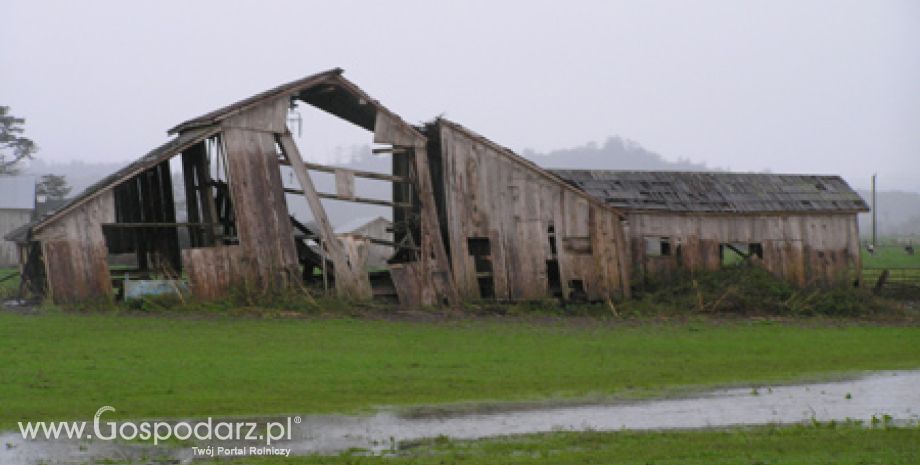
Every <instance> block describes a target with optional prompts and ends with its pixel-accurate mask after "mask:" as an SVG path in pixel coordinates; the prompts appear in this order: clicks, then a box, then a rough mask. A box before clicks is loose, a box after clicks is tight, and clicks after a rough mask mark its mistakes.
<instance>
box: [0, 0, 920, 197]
mask: <svg viewBox="0 0 920 465" xmlns="http://www.w3.org/2000/svg"><path fill="white" fill-rule="evenodd" d="M0 16H2V18H3V19H2V24H3V25H2V27H0V47H2V48H0V50H2V52H0V104H5V105H10V106H12V107H13V111H14V112H15V113H16V114H17V115H19V116H23V117H25V118H27V120H28V121H27V130H28V134H29V135H31V136H32V137H33V138H34V139H35V140H36V142H38V143H39V144H40V146H41V149H42V150H41V152H40V154H39V155H40V156H41V157H43V158H46V159H48V160H55V161H58V160H60V161H64V160H69V159H81V160H86V161H126V160H129V159H133V158H136V157H138V156H140V155H142V154H143V153H145V152H146V151H148V150H149V149H151V148H153V147H154V146H156V145H158V144H160V143H162V142H164V141H165V140H166V134H165V131H166V130H167V129H168V128H169V127H171V126H172V125H174V124H175V123H178V122H179V121H181V120H184V119H187V118H190V117H193V116H197V115H198V114H200V113H204V112H206V111H208V110H211V109H213V108H215V107H218V106H221V105H224V104H227V103H230V102H232V101H234V100H238V99H240V98H242V97H246V96H248V95H250V94H253V93H256V92H258V91H261V90H264V89H265V88H268V87H271V86H274V85H276V84H279V83H282V82H284V81H288V80H291V79H296V78H298V77H301V76H303V75H307V74H312V73H314V72H317V71H320V70H324V69H327V68H331V67H335V66H341V67H343V68H345V70H346V73H345V75H346V77H348V78H350V79H352V80H353V81H355V82H356V83H358V84H359V85H360V86H362V87H364V89H365V90H367V91H368V92H369V93H370V94H371V95H373V96H374V97H375V98H378V99H379V100H380V101H381V102H382V103H383V104H385V105H387V106H388V107H390V108H391V109H392V110H394V111H396V112H397V113H399V114H400V115H402V116H403V117H404V118H405V119H407V120H409V121H410V122H419V121H422V120H426V119H429V118H431V117H433V116H435V115H438V114H441V113H444V114H445V115H446V116H448V117H450V118H451V119H454V120H456V121H459V122H461V123H463V124H464V125H466V126H468V127H470V128H472V129H474V130H476V131H478V132H480V133H482V134H484V135H486V136H488V137H490V138H492V139H493V140H496V141H498V142H499V143H502V144H504V145H506V146H509V147H512V148H515V149H519V150H521V149H524V148H532V149H535V150H538V151H546V150H551V149H555V148H564V147H569V146H574V145H581V144H584V143H585V142H588V141H591V140H595V141H601V140H603V139H605V138H606V137H607V136H610V135H616V134H618V135H621V136H623V137H626V138H629V139H632V140H635V141H637V142H639V143H640V144H642V145H643V146H645V147H647V148H649V149H651V150H654V151H657V152H659V153H661V154H663V155H664V156H665V157H666V158H670V159H676V158H678V157H689V158H691V159H693V160H695V161H702V162H706V163H708V164H709V165H712V166H716V167H723V168H731V169H733V170H763V169H770V170H772V171H774V172H820V173H840V174H843V175H845V176H847V177H848V178H849V179H850V180H851V182H853V183H854V184H855V185H856V186H863V185H866V184H867V179H868V173H870V172H872V171H873V170H874V171H878V172H879V175H880V177H881V180H882V181H884V182H883V186H887V187H898V188H902V189H910V190H916V191H920V165H918V161H920V1H862V2H850V1H801V0H795V1H761V2H738V1H724V2H723V1H705V2H703V1H700V2H685V1H657V2H656V1H642V2H639V1H631V2H600V1H597V2H591V1H585V2H577V1H566V2H562V1H560V2H538V1H533V0H524V1H507V2H496V1H484V2H476V1H473V2H455V3H454V4H452V5H448V4H446V2H432V1H424V2H423V1H419V2H396V1H386V2H373V3H372V2H330V1H319V2H307V1H300V2H293V1H291V2H283V1H269V0H262V1H252V2H249V1H214V2H205V1H194V2H192V1H175V2H171V1H157V2H153V1H149V2H140V1H129V2H126V1H86V2H72V1H64V2H48V1H37V0H28V1H11V0H3V4H2V6H0ZM342 134H346V133H344V132H343V133H342ZM347 134H348V135H345V136H342V137H343V140H342V142H351V141H350V140H348V139H349V138H351V137H358V136H361V133H360V132H358V133H356V135H355V136H352V135H351V133H347ZM305 137H306V136H305ZM368 141H369V139H366V138H364V139H358V140H354V141H353V142H368Z"/></svg>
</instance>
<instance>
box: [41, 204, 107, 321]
mask: <svg viewBox="0 0 920 465" xmlns="http://www.w3.org/2000/svg"><path fill="white" fill-rule="evenodd" d="M114 221H115V200H114V196H113V194H112V191H106V192H104V193H102V194H101V195H99V196H97V197H95V198H93V199H91V200H90V201H88V202H86V203H83V204H82V205H80V206H78V207H77V208H74V209H72V210H71V211H69V212H68V213H67V214H66V215H64V216H63V217H61V218H60V219H59V220H57V221H55V222H54V223H52V224H50V225H48V226H47V227H46V228H44V229H42V230H41V231H39V232H38V233H37V234H36V236H35V239H36V240H38V241H40V242H41V247H42V255H43V257H44V263H45V274H46V276H47V277H48V281H47V285H48V293H49V294H50V297H51V298H52V299H53V300H54V302H56V303H67V302H79V301H87V300H96V299H107V298H110V297H111V295H112V280H111V276H110V274H109V267H108V264H107V263H106V258H107V256H108V249H107V247H106V245H105V236H104V235H103V234H102V224H103V223H111V222H114Z"/></svg>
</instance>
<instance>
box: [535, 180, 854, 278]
mask: <svg viewBox="0 0 920 465" xmlns="http://www.w3.org/2000/svg"><path fill="white" fill-rule="evenodd" d="M550 171H551V172H552V173H553V174H555V175H557V176H559V177H560V178H562V179H564V180H565V181H566V182H568V183H569V184H571V185H573V186H575V187H577V188H579V189H582V190H584V191H585V192H586V193H588V194H590V195H592V196H593V197H595V198H596V199H597V200H599V201H602V202H605V203H607V204H608V205H611V206H615V207H617V208H620V209H621V210H623V211H625V212H626V213H627V214H628V219H629V236H630V244H631V249H632V253H631V256H632V260H633V263H632V266H633V269H634V274H633V276H634V277H635V278H636V279H638V280H642V281H647V280H655V279H662V278H668V277H669V276H671V275H674V274H675V272H676V271H678V270H716V269H719V268H720V267H722V266H724V264H725V262H726V260H725V258H726V255H731V254H737V251H740V252H743V253H744V254H745V255H748V256H747V257H746V258H745V259H746V260H748V261H750V262H753V263H757V264H759V265H761V266H763V267H764V268H766V269H767V270H769V271H770V272H772V273H774V274H775V275H777V276H780V277H782V278H784V279H786V280H788V281H790V282H792V283H795V284H796V285H798V286H814V285H818V286H834V285H853V284H859V283H860V275H861V270H862V262H861V260H860V256H859V231H858V226H857V223H856V213H858V212H862V211H866V210H867V208H868V207H867V206H866V203H865V202H864V201H863V200H862V198H860V196H859V194H857V193H856V192H855V191H853V190H852V189H851V188H850V186H849V185H847V183H846V182H845V181H843V180H842V179H841V178H840V177H839V176H827V175H821V176H817V175H795V174H770V173H729V172H717V173H691V172H657V171H605V170H550Z"/></svg>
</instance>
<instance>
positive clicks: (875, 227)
mask: <svg viewBox="0 0 920 465" xmlns="http://www.w3.org/2000/svg"><path fill="white" fill-rule="evenodd" d="M877 175H878V174H877V173H872V249H873V250H878V236H877V233H878V202H877V200H876V197H875V177H876V176H877Z"/></svg>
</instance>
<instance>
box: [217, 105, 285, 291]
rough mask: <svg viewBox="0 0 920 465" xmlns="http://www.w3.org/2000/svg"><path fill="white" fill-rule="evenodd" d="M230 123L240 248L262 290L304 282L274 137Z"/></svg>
mask: <svg viewBox="0 0 920 465" xmlns="http://www.w3.org/2000/svg"><path fill="white" fill-rule="evenodd" d="M284 111H285V110H283V109H282V112H281V113H280V116H281V117H282V118H283V117H284V115H285V114H286V113H284ZM243 116H247V114H246V113H244V114H243ZM227 122H228V123H229V124H226V126H227V128H226V129H225V130H224V132H223V133H222V134H223V135H222V140H223V143H224V150H225V153H226V155H227V168H228V173H229V177H230V182H229V184H230V195H231V198H232V199H233V208H234V214H235V215H234V216H235V218H236V228H237V232H238V236H239V241H240V247H241V248H242V251H243V255H244V256H245V257H246V258H247V259H248V260H249V262H250V263H251V264H252V266H253V267H254V270H255V272H256V273H257V276H258V278H259V281H258V284H257V286H258V287H259V288H261V289H268V288H270V287H279V288H280V287H285V286H287V285H289V284H290V283H292V282H296V281H297V280H299V279H300V269H299V265H298V262H297V251H296V248H295V247H294V231H293V228H292V226H291V220H290V218H289V216H288V210H287V204H286V202H285V199H284V190H283V184H282V182H281V171H280V166H279V164H278V151H277V148H276V145H275V136H274V135H273V134H272V133H270V132H266V131H264V130H259V129H260V128H259V127H258V126H256V127H255V128H251V129H243V127H242V126H237V125H236V124H234V123H236V121H235V118H230V119H228V120H227ZM247 122H248V123H249V124H253V121H251V120H247ZM282 124H283V122H282Z"/></svg>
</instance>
